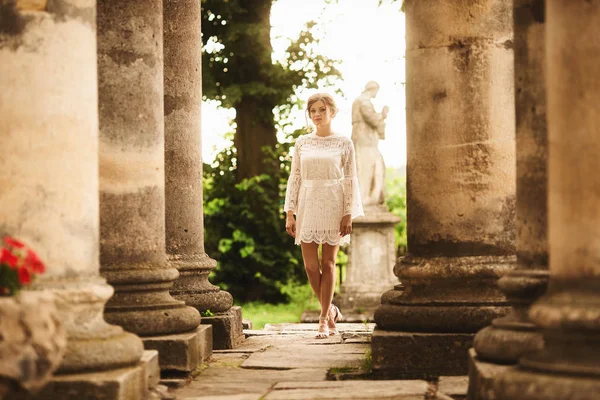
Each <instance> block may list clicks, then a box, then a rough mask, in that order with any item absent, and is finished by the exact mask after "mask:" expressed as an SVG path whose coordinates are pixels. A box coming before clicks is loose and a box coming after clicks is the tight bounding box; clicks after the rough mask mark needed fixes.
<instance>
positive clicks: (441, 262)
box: [373, 0, 516, 376]
mask: <svg viewBox="0 0 600 400" xmlns="http://www.w3.org/2000/svg"><path fill="white" fill-rule="evenodd" d="M405 11H406V23H407V25H406V30H407V31H406V39H407V54H406V72H407V79H406V81H407V82H406V95H407V110H408V112H407V155H408V158H407V233H408V254H407V256H406V257H403V258H401V259H400V260H399V261H398V262H397V264H396V266H395V271H394V272H395V275H396V276H397V277H398V278H399V279H400V282H401V283H402V286H400V287H398V288H399V289H401V290H391V291H388V292H386V293H384V294H383V296H382V297H381V303H382V305H381V306H380V307H379V308H378V309H377V311H376V312H375V322H376V323H377V326H378V328H379V329H382V330H385V331H395V332H399V333H402V334H412V333H415V332H418V333H421V334H427V335H423V336H424V337H426V338H427V339H426V340H427V341H428V342H429V343H431V344H430V346H432V348H437V349H439V353H437V356H436V357H435V359H434V360H432V362H431V363H430V364H428V365H427V366H426V367H427V368H425V366H424V365H423V363H422V362H421V361H419V360H417V359H415V358H413V359H411V360H407V361H406V363H405V365H404V366H402V369H400V367H399V366H398V365H397V364H396V363H395V362H394V361H393V360H394V357H396V358H403V353H402V352H398V351H394V350H393V349H391V348H388V349H390V350H389V351H390V353H388V354H384V353H383V351H385V350H382V349H381V348H379V347H378V346H376V345H375V344H374V345H373V359H374V360H375V359H381V360H390V361H389V362H387V361H382V362H381V363H379V364H378V365H377V366H376V369H377V370H378V373H381V374H384V375H387V376H393V375H395V374H397V375H404V374H405V373H409V372H410V371H411V366H410V362H412V363H413V364H412V365H413V366H412V370H413V371H414V372H418V373H423V374H425V373H426V374H429V375H430V376H439V375H441V374H444V373H446V371H447V368H446V364H447V361H446V360H451V359H458V360H462V362H461V364H460V366H458V365H457V368H460V372H459V371H457V370H455V371H454V373H463V374H464V373H466V367H467V365H466V359H467V347H464V346H468V344H469V343H470V340H471V339H472V337H473V335H474V333H475V332H477V331H478V330H480V329H481V328H483V327H485V326H487V325H489V324H490V323H491V322H492V320H493V319H495V318H497V317H501V316H504V315H506V314H507V312H508V311H509V310H510V309H509V307H508V302H507V301H506V298H505V296H504V295H503V294H502V293H501V292H500V291H499V290H498V288H497V281H498V279H499V278H501V277H502V276H504V275H506V274H507V273H508V272H509V271H511V270H512V269H514V266H515V263H516V257H515V226H514V216H515V190H516V188H515V186H516V185H515V149H514V145H515V142H514V140H515V139H514V132H515V128H514V122H513V121H514V93H513V83H514V81H513V51H512V39H513V36H512V3H510V2H508V1H505V0H486V1H478V2H476V3H474V2H462V1H461V2H457V1H454V0H419V1H410V2H406V3H405ZM448 335H451V336H452V335H458V336H460V335H465V336H464V340H461V341H459V340H457V341H456V343H457V344H458V349H459V350H456V348H454V347H452V346H451V345H450V346H443V345H440V344H439V343H443V341H444V339H445V338H446V337H448ZM461 337H462V336H461ZM424 340H425V339H424ZM374 343H375V342H374ZM407 343H409V342H408V341H407ZM424 343H426V342H421V343H420V346H416V345H413V348H412V349H410V350H408V349H406V348H404V350H403V351H405V352H409V353H411V354H417V353H418V352H419V347H422V346H423V345H425V346H428V345H426V344H424ZM409 345H410V343H409ZM454 351H460V352H462V355H456V354H455V353H454ZM374 369H375V368H374Z"/></svg>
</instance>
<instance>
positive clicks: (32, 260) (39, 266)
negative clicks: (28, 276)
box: [25, 249, 46, 274]
mask: <svg viewBox="0 0 600 400" xmlns="http://www.w3.org/2000/svg"><path fill="white" fill-rule="evenodd" d="M25 266H26V267H27V268H28V269H30V270H31V271H33V272H35V273H37V274H41V273H42V272H44V271H45V270H46V267H45V266H44V263H43V262H42V260H40V259H39V257H38V256H37V254H35V252H34V251H32V250H29V249H28V250H27V257H25Z"/></svg>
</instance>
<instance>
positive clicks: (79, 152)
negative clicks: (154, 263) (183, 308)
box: [0, 0, 143, 399]
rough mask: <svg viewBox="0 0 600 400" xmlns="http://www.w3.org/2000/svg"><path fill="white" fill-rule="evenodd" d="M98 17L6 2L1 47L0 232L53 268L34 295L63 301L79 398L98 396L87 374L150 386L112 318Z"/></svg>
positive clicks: (74, 9) (134, 346)
mask: <svg viewBox="0 0 600 400" xmlns="http://www.w3.org/2000/svg"><path fill="white" fill-rule="evenodd" d="M95 13H96V7H95V2H77V3H73V2H71V1H63V0H57V1H52V2H46V1H36V2H10V3H6V4H3V6H2V40H1V41H0V60H2V61H1V62H0V87H1V88H2V89H1V90H0V116H1V117H0V132H2V133H1V134H0V148H1V149H2V167H1V168H0V181H1V182H2V190H0V221H1V223H0V224H1V226H0V231H2V232H4V233H7V234H10V235H12V236H14V237H16V238H18V239H21V240H23V241H24V242H25V243H27V244H28V245H29V246H31V247H32V248H33V249H34V250H35V251H36V252H37V253H38V254H39V256H40V258H41V259H42V260H43V261H44V263H45V264H46V272H45V273H44V274H42V275H40V276H39V279H36V281H35V284H34V285H33V286H32V287H31V288H32V289H34V290H48V291H51V292H52V293H53V294H54V298H55V301H56V305H57V308H58V310H59V314H60V316H59V319H60V320H61V322H62V324H63V326H64V328H65V330H66V332H67V349H66V353H65V356H64V358H63V359H62V362H61V364H60V367H59V370H58V371H59V373H60V374H61V376H62V374H66V373H74V374H76V379H78V380H79V381H81V382H86V384H85V385H75V384H70V383H65V386H63V390H64V391H68V392H69V393H71V394H72V396H74V398H78V399H83V398H92V397H93V393H94V392H93V390H92V389H91V388H92V384H91V381H90V379H88V375H87V374H84V372H86V371H106V372H103V373H106V374H115V375H120V376H123V375H129V376H131V379H130V382H131V384H132V386H135V387H138V386H139V385H141V379H139V378H138V375H136V373H135V372H134V370H135V369H136V368H137V367H135V365H136V364H137V363H139V360H140V357H141V356H142V352H143V346H142V342H141V341H140V339H139V338H138V337H137V336H135V335H133V334H131V333H127V332H124V331H123V329H122V328H121V327H118V326H114V325H109V324H107V323H106V321H105V320H104V315H103V309H104V304H105V303H106V301H107V300H108V299H109V297H110V296H111V295H112V293H113V289H112V288H111V287H110V286H108V285H107V284H106V282H105V281H104V279H103V278H101V277H100V276H99V265H98V242H99V226H98V213H99V210H98V90H97V84H96V82H97V69H96V65H97V58H96V30H95ZM7 29H8V30H7ZM130 374H133V375H130ZM55 379H62V378H59V377H56V378H55ZM42 398H49V397H42Z"/></svg>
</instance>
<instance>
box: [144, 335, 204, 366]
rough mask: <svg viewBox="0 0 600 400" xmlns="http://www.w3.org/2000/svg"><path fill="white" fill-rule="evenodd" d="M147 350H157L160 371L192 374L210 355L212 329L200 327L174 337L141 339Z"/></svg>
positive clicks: (164, 336)
mask: <svg viewBox="0 0 600 400" xmlns="http://www.w3.org/2000/svg"><path fill="white" fill-rule="evenodd" d="M142 341H143V343H144V347H145V348H146V349H147V350H157V351H158V353H159V358H158V363H159V365H160V369H161V370H162V371H181V372H192V371H193V370H195V369H196V367H197V366H198V365H199V364H201V363H202V362H203V361H204V360H206V359H208V358H209V357H210V355H211V354H212V327H211V326H202V325H200V326H199V327H198V328H196V329H195V330H193V331H190V332H185V333H179V334H176V335H163V336H150V337H145V338H142Z"/></svg>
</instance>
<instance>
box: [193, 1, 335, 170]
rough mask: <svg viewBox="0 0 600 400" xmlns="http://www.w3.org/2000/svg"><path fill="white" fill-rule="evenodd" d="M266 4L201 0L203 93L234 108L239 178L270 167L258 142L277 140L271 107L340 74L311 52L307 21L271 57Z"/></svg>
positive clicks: (285, 104)
mask: <svg viewBox="0 0 600 400" xmlns="http://www.w3.org/2000/svg"><path fill="white" fill-rule="evenodd" d="M271 5H272V0H202V17H203V21H202V36H203V42H204V47H203V51H204V56H203V59H202V60H203V61H202V62H203V66H202V73H203V95H204V98H205V99H212V100H218V101H220V102H221V104H222V106H223V107H227V108H235V110H236V121H235V122H236V132H235V137H234V145H235V147H236V150H237V153H238V156H237V158H238V160H237V165H238V169H237V172H236V176H237V181H238V182H239V181H241V180H242V179H244V178H248V177H251V176H255V175H260V174H262V173H267V174H271V173H272V172H273V171H272V170H269V169H268V164H265V163H264V162H263V156H262V147H264V146H268V147H271V148H273V147H274V146H275V144H276V143H277V138H276V122H277V121H275V118H274V114H273V110H274V109H275V108H280V109H288V110H289V109H290V108H291V105H293V104H294V103H295V99H294V93H295V92H296V90H297V89H299V88H301V87H304V88H316V87H317V86H318V85H319V84H324V83H328V82H329V83H331V82H333V81H334V80H335V79H336V78H339V77H340V76H341V74H340V72H339V70H338V69H337V61H335V60H332V59H330V58H328V57H326V56H324V55H321V54H318V53H317V52H316V45H317V44H318V38H315V36H314V35H313V29H314V26H315V23H314V22H312V21H311V22H308V23H307V24H306V26H305V29H304V30H302V32H300V34H299V36H298V38H296V40H294V41H293V42H292V43H291V44H290V46H289V47H288V49H287V52H286V57H285V58H284V59H282V60H274V59H273V48H272V45H271V37H270V35H271V23H270V13H271ZM278 114H283V115H285V111H283V112H282V111H281V110H279V112H278Z"/></svg>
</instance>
